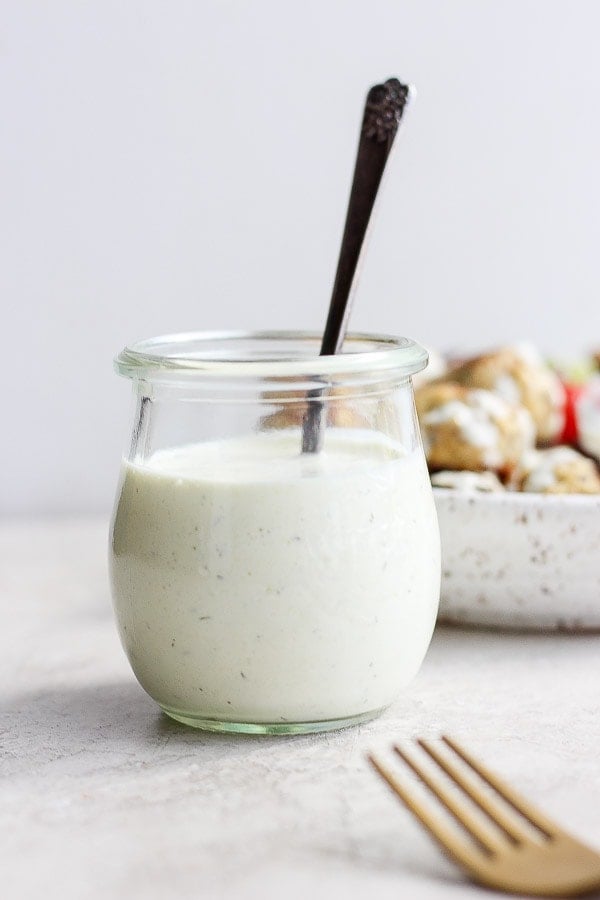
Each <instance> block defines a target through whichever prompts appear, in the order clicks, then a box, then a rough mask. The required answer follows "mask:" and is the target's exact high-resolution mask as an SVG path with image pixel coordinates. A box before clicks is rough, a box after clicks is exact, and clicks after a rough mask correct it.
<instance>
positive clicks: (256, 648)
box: [111, 332, 440, 733]
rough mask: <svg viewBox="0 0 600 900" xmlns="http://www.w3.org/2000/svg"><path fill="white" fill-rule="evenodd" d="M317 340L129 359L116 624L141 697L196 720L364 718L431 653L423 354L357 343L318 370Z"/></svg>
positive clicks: (123, 370) (271, 727) (216, 337)
mask: <svg viewBox="0 0 600 900" xmlns="http://www.w3.org/2000/svg"><path fill="white" fill-rule="evenodd" d="M319 340H320V339H319V336H318V335H314V334H306V333H277V332H269V333H253V334H242V333H224V334H222V333H218V334H180V335H172V336H168V337H161V338H155V339H152V340H149V341H144V342H141V343H138V344H135V345H134V346H132V347H129V348H126V349H125V350H124V351H123V352H122V353H121V354H120V355H119V357H118V358H117V360H116V368H117V371H118V372H119V373H120V374H122V375H126V376H128V377H129V378H131V379H132V381H133V388H134V394H135V411H134V416H133V429H132V439H131V443H130V446H129V450H128V452H127V456H126V458H125V460H124V461H123V469H122V475H121V480H120V485H119V489H118V495H117V501H116V507H115V513H114V518H113V524H112V529H111V582H112V591H113V597H114V606H115V611H116V618H117V623H118V628H119V632H120V636H121V640H122V643H123V646H124V648H125V652H126V653H127V656H128V658H129V661H130V663H131V666H132V668H133V671H134V672H135V675H136V676H137V678H138V680H139V682H140V684H141V685H142V687H143V688H144V689H145V690H146V691H147V692H148V694H149V695H150V696H151V697H153V698H154V700H155V701H156V702H157V703H158V704H159V705H160V707H161V708H162V709H163V710H164V712H165V713H167V714H168V715H169V716H172V717H173V718H174V719H177V720H178V721H180V722H184V723H186V724H188V725H194V726H196V727H199V728H205V729H210V730H215V731H237V732H256V733H295V732H307V731H321V730H327V729H331V728H339V727H342V726H345V725H351V724H354V723H357V722H363V721H365V720H367V719H370V718H372V717H373V716H375V715H377V714H378V713H379V712H381V711H382V710H383V709H384V708H385V707H386V706H388V705H389V704H390V703H391V702H392V700H393V699H394V698H395V697H396V696H397V694H398V692H399V691H400V689H401V688H402V687H403V686H404V685H406V684H407V683H408V682H409V681H410V680H411V679H412V677H413V676H414V675H415V673H416V672H417V670H418V668H419V666H420V664H421V662H422V660H423V657H424V655H425V652H426V649H427V647H428V644H429V641H430V639H431V634H432V631H433V627H434V622H435V618H436V613H437V606H438V599H439V584H440V547H439V534H438V527H437V519H436V514H435V508H434V504H433V497H432V492H431V487H430V483H429V478H428V473H427V468H426V464H425V458H424V455H423V450H422V447H421V441H420V436H419V430H418V425H417V421H416V416H415V410H414V403H413V391H412V383H411V375H413V374H414V373H415V372H418V371H420V370H421V369H423V368H424V367H425V366H426V364H427V354H426V352H425V350H423V349H422V348H421V347H419V346H418V345H417V344H415V343H414V342H412V341H410V340H408V339H405V338H392V337H382V336H370V335H358V334H357V335H351V336H349V337H348V338H347V339H346V341H345V343H344V352H343V353H341V354H339V355H337V356H325V357H319V355H318V354H319ZM309 429H311V430H312V431H311V433H310V434H309ZM307 437H310V438H311V441H308V442H307ZM311 442H312V444H313V448H312V450H311V451H309V450H308V449H307V448H308V445H309V444H310V443H311ZM303 447H304V449H303ZM315 448H316V449H315Z"/></svg>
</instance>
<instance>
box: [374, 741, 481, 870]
mask: <svg viewBox="0 0 600 900" xmlns="http://www.w3.org/2000/svg"><path fill="white" fill-rule="evenodd" d="M367 759H368V760H369V762H370V763H371V765H372V766H373V768H374V769H375V771H376V772H378V773H379V775H381V777H382V778H383V780H384V781H386V782H387V783H388V785H389V786H390V787H391V789H392V790H393V791H394V793H395V794H396V795H397V796H398V797H399V798H400V800H402V802H403V803H404V805H405V806H406V807H407V809H408V810H409V811H410V812H411V813H412V814H413V815H414V816H416V817H417V819H418V820H419V822H420V823H421V824H422V825H423V826H424V827H425V828H426V829H427V831H428V832H429V834H430V835H431V837H432V838H433V839H434V840H435V841H437V843H438V844H439V845H440V847H441V848H442V850H444V851H445V852H446V853H447V854H448V855H449V856H451V857H452V858H453V859H454V860H456V862H458V863H460V864H461V865H463V866H473V865H474V864H475V862H476V854H475V853H474V851H473V849H472V848H471V847H469V845H468V844H467V842H466V841H465V840H463V839H462V838H461V837H459V835H458V833H457V832H456V831H455V830H454V829H453V828H449V827H448V826H447V825H446V823H445V822H443V821H442V820H441V819H440V818H439V817H438V816H437V815H436V814H435V813H434V812H433V811H432V810H431V809H428V807H427V805H426V804H425V803H422V802H421V801H420V800H419V799H418V798H417V797H415V796H414V794H413V792H412V791H411V790H410V788H408V787H407V786H406V785H404V784H403V783H402V781H401V780H400V779H399V778H398V777H397V776H396V775H394V773H393V772H391V771H390V770H389V769H388V768H387V767H386V766H384V765H383V764H382V763H381V762H380V761H379V760H378V759H377V757H376V756H375V755H374V754H372V753H369V754H368V755H367Z"/></svg>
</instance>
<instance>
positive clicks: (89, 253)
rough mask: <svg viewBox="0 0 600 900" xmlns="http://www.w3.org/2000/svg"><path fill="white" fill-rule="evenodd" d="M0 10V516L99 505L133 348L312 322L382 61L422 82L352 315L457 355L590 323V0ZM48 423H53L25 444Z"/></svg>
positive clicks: (579, 337) (326, 283)
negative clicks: (0, 388) (8, 382)
mask: <svg viewBox="0 0 600 900" xmlns="http://www.w3.org/2000/svg"><path fill="white" fill-rule="evenodd" d="M1 10H2V31H1V34H0V38H1V44H0V122H1V124H2V139H1V140H0V197H1V198H2V199H1V203H0V234H1V240H2V245H1V246H2V265H1V266H0V295H1V296H2V297H3V298H6V301H5V303H4V309H3V318H2V325H3V332H4V334H5V335H6V336H8V335H10V340H9V339H7V338H5V340H4V341H3V344H2V363H3V370H4V371H5V372H10V373H11V374H12V373H15V376H16V375H17V373H18V381H17V379H16V377H15V389H13V390H10V391H6V392H5V393H4V396H3V414H4V416H5V417H6V420H7V421H9V422H10V423H11V433H12V434H15V435H19V440H14V441H2V442H0V480H1V477H2V474H4V473H7V475H6V478H5V484H4V485H3V488H2V490H1V491H0V509H3V510H4V511H5V512H11V513H12V512H16V513H24V512H27V513H30V514H31V513H38V512H46V513H48V512H85V511H88V510H94V511H99V512H103V511H106V510H108V507H109V505H110V501H111V495H112V491H113V486H114V483H115V480H116V475H117V468H118V464H119V450H120V448H121V446H122V444H123V442H124V441H125V440H126V438H127V435H126V427H127V426H126V417H127V410H128V390H127V386H126V385H125V383H121V384H119V383H118V381H117V379H116V377H115V376H114V375H113V374H112V370H111V359H112V357H113V356H114V354H115V353H117V352H118V351H119V350H120V349H121V347H122V346H123V345H124V344H126V343H128V342H130V341H133V340H137V339H140V338H143V337H150V336H151V335H156V334H164V333H166V332H173V331H187V330H196V329H211V328H216V329H220V328H287V327H290V328H322V327H323V323H324V321H325V315H326V308H327V303H328V302H329V294H330V291H331V285H332V281H333V277H334V271H335V262H336V257H337V253H338V248H339V242H340V237H341V232H342V228H343V223H344V217H345V207H346V202H347V198H348V191H349V189H350V180H351V177H352V170H353V166H354V154H355V152H356V142H357V135H358V128H359V123H360V118H361V105H362V102H363V97H364V94H365V91H366V89H367V87H368V85H370V84H373V83H374V81H377V80H378V79H380V78H387V77H388V76H390V75H393V74H397V75H398V76H399V77H400V78H402V79H406V80H409V81H411V82H412V83H414V85H415V86H416V88H417V92H418V94H417V99H416V102H415V103H414V104H412V105H411V108H410V111H409V113H408V114H407V116H406V120H405V122H403V124H402V128H401V130H400V134H399V137H398V141H397V148H396V153H395V154H394V158H393V159H392V160H391V164H390V166H389V170H388V173H387V177H386V184H385V186H384V189H383V191H382V196H381V202H380V203H379V204H378V206H379V208H378V211H377V217H376V222H375V223H374V227H373V229H372V235H371V239H370V242H369V249H368V253H367V254H366V256H365V259H364V267H363V271H362V274H361V279H360V285H359V289H358V292H357V296H356V302H355V305H354V309H353V312H352V321H351V326H352V328H353V329H354V328H355V329H357V330H359V331H360V330H367V331H389V332H391V333H395V334H407V335H410V336H412V337H415V338H418V339H421V340H422V341H424V342H425V343H427V344H428V345H432V346H433V347H438V348H441V349H447V350H458V351H459V352H460V351H462V350H464V349H465V347H470V348H472V349H477V350H480V349H482V348H484V347H486V346H493V345H496V344H498V343H500V344H502V343H505V342H513V341H517V340H519V339H526V338H529V339H531V340H533V341H535V342H536V343H538V344H539V345H540V347H541V348H542V349H544V350H545V351H546V352H549V353H550V352H551V353H559V354H560V355H561V356H562V355H569V354H570V353H577V352H579V351H582V350H585V349H587V347H588V344H589V343H591V344H592V346H596V344H597V341H598V331H599V328H598V312H597V287H596V286H597V282H598V237H597V236H598V233H599V231H600V178H598V158H599V157H600V117H598V116H597V115H595V114H594V112H593V111H594V110H596V109H598V106H599V103H600V54H599V53H598V33H599V31H600V4H599V3H598V2H597V0H577V2H572V3H569V4H568V14H567V12H566V4H565V2H564V0H501V2H500V0H498V2H482V0H452V2H449V0H402V2H399V0H369V4H368V7H367V4H366V3H365V0H327V2H323V0H303V2H302V3H282V2H281V0H253V2H248V0H202V2H198V0H173V2H166V0H127V2H123V0H98V2H77V0H52V2H43V0H2V4H1ZM46 433H50V434H53V435H54V434H57V435H60V437H61V439H60V440H48V441H45V442H44V445H43V452H40V434H46ZM92 469H93V472H94V477H93V478H90V471H91V470H92ZM8 473H12V474H11V475H10V476H9V475H8Z"/></svg>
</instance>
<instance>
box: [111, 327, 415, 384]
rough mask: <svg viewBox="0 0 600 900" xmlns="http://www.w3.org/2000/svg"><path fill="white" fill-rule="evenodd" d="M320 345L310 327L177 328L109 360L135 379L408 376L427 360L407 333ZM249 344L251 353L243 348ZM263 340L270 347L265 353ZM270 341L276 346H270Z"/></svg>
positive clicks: (358, 334) (357, 337)
mask: <svg viewBox="0 0 600 900" xmlns="http://www.w3.org/2000/svg"><path fill="white" fill-rule="evenodd" d="M286 344H287V345H288V347H289V349H288V352H287V353H286V352H285V351H284V347H285V345H286ZM294 344H295V345H296V346H297V348H298V347H302V352H298V350H296V355H291V347H292V345H294ZM320 344H321V335H320V334H319V333H317V332H311V331H195V332H180V333H177V334H167V335H161V336H157V337H153V338H148V339H146V340H142V341H136V342H135V343H134V344H131V345H129V346H127V347H125V348H124V349H123V350H122V351H121V353H119V355H118V356H117V357H116V359H115V361H114V362H115V369H116V371H117V372H118V373H119V375H124V376H126V377H128V378H134V379H136V378H137V379H139V378H149V377H158V378H160V377H171V376H173V375H178V376H179V377H182V376H183V377H185V378H194V377H198V376H202V377H205V376H214V375H217V376H219V377H220V378H229V377H234V378H246V377H251V378H261V377H265V378H276V377H293V376H295V375H311V376H314V375H319V376H321V375H352V374H360V373H367V372H379V371H382V370H386V371H389V370H393V371H394V372H396V373H397V374H398V375H399V376H409V375H414V374H415V373H416V372H420V371H421V370H422V369H424V368H425V366H426V365H427V362H428V359H429V356H428V353H427V351H426V350H425V348H424V347H421V345H420V344H417V342H416V341H413V340H412V339H411V338H405V337H394V336H392V335H387V334H368V333H364V332H354V333H351V334H348V335H347V337H346V339H345V341H344V348H343V352H341V353H338V354H336V355H335V356H334V355H331V356H319V349H320ZM252 345H254V349H253V350H252V352H250V350H249V349H246V350H245V351H244V350H243V347H244V346H246V347H249V346H252ZM261 345H264V346H263V350H262V352H261V350H260V347H261ZM268 345H271V347H272V349H271V350H270V351H268V352H267V349H266V348H267V346H268ZM275 345H277V346H280V349H279V350H275V349H273V348H274V347H275ZM236 347H237V348H238V349H237V355H235V348H236ZM305 348H306V349H305Z"/></svg>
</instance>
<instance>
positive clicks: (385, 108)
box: [302, 78, 410, 453]
mask: <svg viewBox="0 0 600 900" xmlns="http://www.w3.org/2000/svg"><path fill="white" fill-rule="evenodd" d="M409 96H410V88H409V87H408V86H407V85H404V84H401V83H400V81H398V79H397V78H389V79H388V80H387V81H386V82H384V84H376V85H374V86H373V87H372V88H371V89H370V91H369V93H368V94H367V99H366V102H365V111H364V115H363V121H362V126H361V130H360V139H359V143H358V151H357V155H356V165H355V168H354V179H353V181H352V189H351V191H350V199H349V201H348V212H347V215H346V224H345V226H344V233H343V237H342V244H341V247H340V254H339V259H338V267H337V271H336V275H335V281H334V284H333V292H332V295H331V301H330V303H329V313H328V315H327V323H326V325H325V331H324V333H323V340H322V343H321V350H320V356H330V355H332V354H335V353H338V352H339V350H340V348H341V346H342V344H343V342H344V337H345V335H346V330H347V324H348V318H349V315H350V309H351V305H352V298H353V295H354V291H355V289H356V284H357V281H358V273H359V270H360V262H361V257H362V252H363V249H364V247H365V245H366V237H367V234H368V230H369V224H370V222H371V214H372V212H373V207H374V205H375V200H376V198H377V192H378V190H379V186H380V184H381V179H382V176H383V172H384V170H385V165H386V162H387V160H388V156H389V154H390V150H391V149H392V144H393V142H394V138H395V137H396V132H397V130H398V125H399V124H400V119H401V118H402V113H403V112H404V109H405V107H406V104H407V102H408V99H409ZM322 394H323V391H322V389H321V388H316V389H315V390H313V391H311V392H310V393H309V395H308V398H307V399H308V404H307V411H306V414H305V416H304V420H303V422H302V452H303V453H317V452H318V451H319V450H320V449H321V447H322V444H323V431H324V424H325V423H324V422H323V413H324V402H323V400H322V399H321V398H322Z"/></svg>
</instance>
